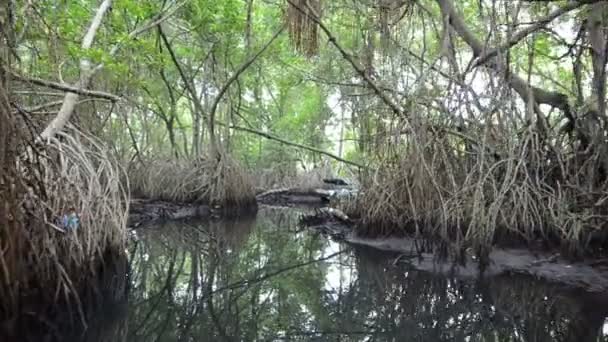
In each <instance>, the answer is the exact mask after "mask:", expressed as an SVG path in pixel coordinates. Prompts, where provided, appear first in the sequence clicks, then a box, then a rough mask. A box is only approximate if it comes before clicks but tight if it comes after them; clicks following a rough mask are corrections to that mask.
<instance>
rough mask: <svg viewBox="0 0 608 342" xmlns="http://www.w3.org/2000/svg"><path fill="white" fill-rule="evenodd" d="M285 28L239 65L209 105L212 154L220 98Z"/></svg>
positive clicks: (215, 148) (214, 147)
mask: <svg viewBox="0 0 608 342" xmlns="http://www.w3.org/2000/svg"><path fill="white" fill-rule="evenodd" d="M285 27H286V25H285V24H284V25H282V26H281V28H280V29H279V30H277V32H275V34H274V35H273V36H272V38H270V40H268V42H266V44H264V46H262V48H261V49H260V50H258V52H257V53H255V54H254V55H253V56H251V57H249V59H247V60H246V61H245V62H244V63H243V64H241V66H240V67H239V68H238V69H237V70H236V71H235V72H234V73H233V74H232V76H230V78H229V79H228V80H227V81H226V83H224V85H223V86H222V88H221V89H220V91H219V92H218V94H217V96H216V97H215V99H214V101H213V104H212V105H211V109H210V110H209V122H208V124H209V135H210V138H211V147H212V151H213V152H214V153H215V152H216V151H217V146H216V144H217V142H216V141H215V132H214V129H215V127H214V124H215V122H214V121H215V112H216V111H217V107H218V105H219V104H220V101H221V100H222V97H223V96H224V94H225V93H226V92H227V91H228V89H229V88H230V86H231V85H232V83H234V81H236V80H237V79H238V78H239V76H240V75H241V74H242V73H243V72H245V70H247V68H249V67H250V66H251V64H253V62H255V61H256V60H257V59H258V58H259V57H260V56H261V55H262V54H263V53H264V52H265V51H266V50H267V49H268V47H270V45H271V44H272V43H273V42H274V41H275V40H276V39H277V38H278V37H279V35H280V34H281V33H282V32H283V31H284V30H285Z"/></svg>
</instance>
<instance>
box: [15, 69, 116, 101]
mask: <svg viewBox="0 0 608 342" xmlns="http://www.w3.org/2000/svg"><path fill="white" fill-rule="evenodd" d="M6 71H7V73H8V74H9V75H10V76H11V77H12V78H13V79H15V80H18V81H21V82H25V83H30V84H34V85H37V86H41V87H46V88H50V89H56V90H61V91H64V92H69V93H74V94H78V95H82V96H89V97H97V98H101V99H106V100H110V101H113V102H118V101H120V100H122V98H121V97H120V96H118V95H114V94H110V93H107V92H104V91H98V90H88V89H83V88H78V87H75V86H71V85H69V84H65V83H58V82H53V81H47V80H43V79H40V78H35V77H26V76H23V75H19V74H17V73H15V72H14V71H11V70H6ZM58 95H63V94H58Z"/></svg>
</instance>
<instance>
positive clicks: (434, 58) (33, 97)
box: [8, 0, 608, 249]
mask: <svg viewBox="0 0 608 342" xmlns="http://www.w3.org/2000/svg"><path fill="white" fill-rule="evenodd" d="M606 6H607V5H606V4H605V3H604V2H603V1H593V0H590V1H545V2H536V1H496V0H482V1H477V0H476V1H468V0H467V1H454V0H365V1H356V2H351V1H333V2H322V1H319V0H285V1H278V2H277V1H262V0H227V1H212V0H185V1H173V0H165V1H157V2H139V1H132V0H116V1H111V0H105V1H89V0H87V1H78V2H76V1H55V0H42V1H35V2H34V1H25V0H24V1H13V2H12V10H13V13H12V15H13V18H19V20H13V21H11V22H10V25H12V30H11V31H12V34H11V35H10V37H9V38H10V39H8V41H10V45H11V46H12V48H13V52H14V55H15V58H13V59H12V60H13V62H12V63H11V64H10V73H11V75H12V77H13V78H14V79H15V83H14V84H15V87H14V88H13V89H12V92H13V94H12V95H13V101H12V106H13V108H14V110H16V111H19V112H21V113H24V115H27V116H28V117H29V118H30V119H31V121H33V122H36V123H37V124H38V125H39V126H40V131H41V132H42V136H43V137H45V138H46V137H49V136H52V135H53V134H55V133H56V132H57V131H60V130H61V129H62V128H63V127H64V126H65V123H66V122H71V123H74V124H76V125H77V126H79V128H80V129H81V130H84V131H87V132H90V133H92V134H93V135H96V136H98V137H100V138H101V139H102V140H104V141H105V142H107V143H108V144H109V145H110V146H111V149H112V151H113V152H114V153H115V154H116V156H117V157H118V159H119V160H121V161H122V163H123V164H124V165H125V166H126V167H127V168H128V169H142V168H143V169H146V168H148V169H149V167H148V166H149V165H151V164H150V162H151V161H152V160H159V159H166V158H172V159H188V160H194V159H197V158H203V159H205V160H206V163H209V162H208V160H214V158H215V159H221V156H224V155H230V156H232V157H233V158H235V159H236V160H238V161H239V162H240V164H241V165H242V166H243V167H245V168H246V169H249V170H254V171H255V172H256V174H258V175H262V174H264V173H265V172H266V173H267V172H268V170H269V169H272V172H273V173H275V174H279V175H287V176H293V175H294V174H295V173H297V172H298V171H302V170H303V169H306V170H310V169H311V168H325V169H327V168H328V165H331V166H332V168H333V172H334V173H336V172H347V171H361V173H360V176H361V177H360V181H361V183H362V186H363V187H364V189H366V190H367V191H366V192H365V196H362V197H361V198H362V201H360V203H357V204H355V206H354V207H355V212H357V213H358V214H360V215H361V216H362V218H363V219H364V220H363V222H365V223H367V224H368V225H372V226H373V229H372V231H373V232H374V233H378V232H388V230H387V229H385V228H386V227H398V228H399V229H400V230H404V229H405V230H411V231H416V232H419V231H421V230H428V231H429V232H430V233H433V234H438V235H441V236H442V237H444V238H449V239H456V240H457V241H460V242H463V243H465V244H468V243H474V244H482V245H485V244H488V243H491V242H493V241H494V240H495V239H496V238H497V236H509V237H512V236H516V237H519V238H521V237H523V238H524V239H526V240H533V239H535V238H543V239H545V240H548V241H556V242H558V243H560V244H563V245H564V246H568V247H571V248H572V249H579V247H586V246H588V245H589V244H592V243H596V242H598V241H599V242H600V243H603V242H604V240H605V239H604V237H603V236H604V235H605V234H603V233H602V231H601V228H603V227H604V225H605V223H606V214H607V212H608V211H607V210H606V204H605V203H608V202H606V199H608V192H607V191H606V189H607V188H606V185H605V184H606V179H607V172H608V158H607V157H606V156H607V154H606V152H607V151H608V142H606V135H607V131H606V129H607V127H606V122H608V121H607V117H606V105H605V102H606V94H605V93H606V91H605V88H606V72H605V66H606V47H607V44H606V39H607V37H606V32H607V30H606V27H607V23H606V20H607V19H606V14H607V13H606ZM66 90H71V91H73V92H77V93H79V94H80V96H76V95H74V93H71V94H68V95H65V91H66ZM64 95H65V97H64ZM62 97H64V98H63V100H62ZM208 158H210V159H208ZM210 163H211V164H213V162H210ZM211 173H213V172H211ZM219 173H221V174H223V173H222V172H219ZM352 174H354V173H351V175H352ZM217 177H221V176H217ZM279 178H280V177H279ZM227 183H229V180H227V179H226V178H225V177H224V178H222V180H221V182H220V181H215V183H213V182H212V184H211V185H210V187H211V188H213V187H217V184H227ZM275 183H276V182H275ZM182 197H183V196H182ZM199 197H200V196H199ZM395 223H397V225H395ZM421 227H423V228H421Z"/></svg>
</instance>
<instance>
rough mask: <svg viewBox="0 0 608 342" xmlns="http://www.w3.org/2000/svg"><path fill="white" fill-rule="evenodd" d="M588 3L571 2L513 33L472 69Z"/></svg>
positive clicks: (481, 58) (478, 60)
mask: <svg viewBox="0 0 608 342" xmlns="http://www.w3.org/2000/svg"><path fill="white" fill-rule="evenodd" d="M599 1H605V0H596V1H595V2H599ZM588 3H591V2H589V1H587V2H571V3H568V4H566V5H564V6H563V7H561V8H558V9H556V10H555V11H553V12H551V13H549V14H548V15H547V16H545V17H543V18H540V19H538V20H537V21H536V22H535V23H534V24H533V25H531V26H528V27H526V28H525V29H522V30H521V31H519V32H516V33H514V34H513V36H512V37H511V39H509V40H508V41H506V42H504V43H503V44H501V45H500V46H498V47H496V48H494V49H491V50H489V51H487V52H486V53H484V54H482V55H481V56H479V57H478V58H477V61H476V62H475V64H474V65H473V67H477V66H480V65H483V64H485V63H486V62H487V61H488V60H490V59H491V58H493V57H495V56H496V55H498V54H501V53H503V52H505V51H506V50H508V49H510V48H512V47H513V46H515V45H517V44H518V43H519V42H521V41H522V40H523V39H524V38H526V37H527V36H529V35H530V34H532V33H534V32H536V31H538V30H540V29H542V28H543V27H545V26H546V25H547V24H549V23H550V22H552V21H553V20H555V19H557V18H558V17H560V16H562V15H564V14H566V13H568V12H571V11H573V10H575V9H577V8H579V7H582V6H584V5H586V4H588Z"/></svg>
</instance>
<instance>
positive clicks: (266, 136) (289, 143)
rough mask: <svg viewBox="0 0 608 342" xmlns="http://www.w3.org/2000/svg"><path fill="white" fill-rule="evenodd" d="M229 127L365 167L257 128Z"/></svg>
mask: <svg viewBox="0 0 608 342" xmlns="http://www.w3.org/2000/svg"><path fill="white" fill-rule="evenodd" d="M218 125H220V126H228V125H226V124H224V123H221V122H218ZM229 128H230V129H234V130H237V131H243V132H247V133H252V134H255V135H259V136H261V137H264V138H266V139H269V140H274V141H278V142H280V143H282V144H285V145H289V146H293V147H297V148H301V149H304V150H307V151H310V152H314V153H318V154H322V155H324V156H327V157H330V158H332V159H334V160H337V161H339V162H342V163H344V164H349V165H353V166H356V167H359V168H362V169H365V168H367V167H366V166H364V165H363V164H359V163H356V162H354V161H350V160H346V159H344V158H341V157H339V156H337V155H335V154H333V153H330V152H327V151H323V150H321V149H318V148H315V147H312V146H307V145H302V144H298V143H295V142H292V141H288V140H285V139H283V138H279V137H277V136H274V135H272V134H270V133H266V132H262V131H258V130H255V129H252V128H247V127H240V126H234V125H231V126H229Z"/></svg>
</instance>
